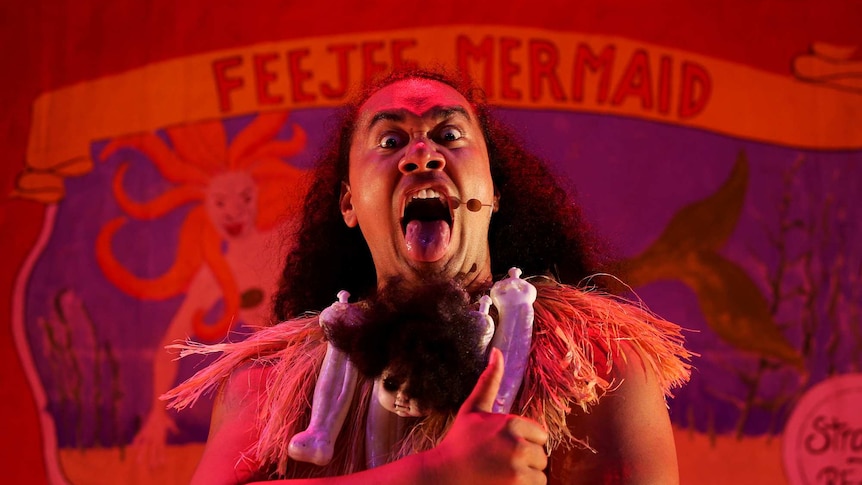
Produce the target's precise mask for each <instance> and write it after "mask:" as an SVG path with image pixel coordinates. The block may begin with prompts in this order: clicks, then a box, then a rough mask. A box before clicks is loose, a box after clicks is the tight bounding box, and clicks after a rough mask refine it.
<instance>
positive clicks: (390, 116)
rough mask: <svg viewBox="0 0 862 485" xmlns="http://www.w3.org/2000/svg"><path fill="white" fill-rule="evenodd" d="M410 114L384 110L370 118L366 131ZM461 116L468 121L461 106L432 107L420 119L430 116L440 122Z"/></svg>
mask: <svg viewBox="0 0 862 485" xmlns="http://www.w3.org/2000/svg"><path fill="white" fill-rule="evenodd" d="M408 113H412V112H411V111H409V110H407V109H405V108H398V109H386V110H383V111H379V112H377V113H375V114H374V116H372V117H371V121H370V122H369V123H368V129H369V130H370V129H371V128H373V127H374V125H376V124H377V123H379V122H381V121H397V122H400V121H404V120H405V119H406V118H407V114H408ZM456 115H461V116H463V117H464V118H465V119H466V120H467V121H470V113H468V112H467V110H466V109H465V108H464V107H463V106H458V105H454V106H440V105H437V106H432V107H431V108H429V109H428V110H427V111H425V112H424V113H422V114H421V115H420V116H421V117H423V118H424V117H426V116H430V117H431V118H432V119H434V120H442V119H448V118H452V117H453V116H456Z"/></svg>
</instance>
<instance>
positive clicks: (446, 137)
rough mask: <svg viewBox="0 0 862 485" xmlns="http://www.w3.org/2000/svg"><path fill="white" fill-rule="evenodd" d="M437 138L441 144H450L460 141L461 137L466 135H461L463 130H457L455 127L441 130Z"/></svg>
mask: <svg viewBox="0 0 862 485" xmlns="http://www.w3.org/2000/svg"><path fill="white" fill-rule="evenodd" d="M437 136H438V139H439V140H440V141H441V142H443V143H449V142H453V141H457V140H460V139H461V137H462V136H464V134H463V133H461V130H459V129H458V128H455V127H454V126H446V127H443V129H441V130H440V132H439V133H438V134H437Z"/></svg>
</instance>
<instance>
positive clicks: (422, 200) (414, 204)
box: [401, 189, 452, 233]
mask: <svg viewBox="0 0 862 485" xmlns="http://www.w3.org/2000/svg"><path fill="white" fill-rule="evenodd" d="M410 221H421V222H432V221H443V222H445V223H446V224H447V225H449V226H452V213H451V211H450V210H449V204H448V202H447V201H446V200H445V198H444V197H443V196H441V195H440V194H439V193H437V192H436V191H434V190H427V189H426V190H421V191H419V192H418V193H416V194H415V195H414V196H413V198H412V199H410V200H409V201H408V202H407V204H406V205H405V206H404V215H403V217H402V218H401V230H402V231H403V232H405V233H406V232H407V226H408V224H409V223H410Z"/></svg>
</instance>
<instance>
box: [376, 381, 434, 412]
mask: <svg viewBox="0 0 862 485" xmlns="http://www.w3.org/2000/svg"><path fill="white" fill-rule="evenodd" d="M406 387H407V384H406V383H399V382H397V381H395V380H394V379H392V377H391V376H390V374H389V372H388V371H383V375H382V376H380V392H379V393H378V394H377V400H378V402H380V405H381V406H383V408H384V409H386V410H387V411H391V412H393V413H395V414H397V415H399V416H401V417H402V418H418V417H422V416H425V415H427V414H428V412H427V411H425V410H423V409H422V407H421V406H419V403H418V402H417V401H416V400H415V399H411V398H410V397H409V396H407V394H406V393H405V392H404V389H405V388H406Z"/></svg>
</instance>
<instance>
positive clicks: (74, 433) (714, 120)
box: [0, 2, 862, 485]
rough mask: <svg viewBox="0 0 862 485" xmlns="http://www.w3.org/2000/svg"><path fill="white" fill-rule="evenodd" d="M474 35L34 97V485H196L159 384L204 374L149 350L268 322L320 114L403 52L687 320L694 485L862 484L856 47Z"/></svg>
mask: <svg viewBox="0 0 862 485" xmlns="http://www.w3.org/2000/svg"><path fill="white" fill-rule="evenodd" d="M767 4H768V5H770V6H773V7H777V6H778V5H781V6H782V7H784V8H786V7H787V6H786V5H784V4H782V3H779V2H760V3H758V5H762V6H764V8H765V6H766V5H767ZM410 8H413V7H410ZM294 9H295V7H294ZM852 10H853V11H852V13H855V14H857V17H856V20H857V22H856V23H855V24H856V25H858V20H862V8H859V7H856V8H855V9H852ZM291 13H294V14H296V13H297V12H296V11H294V10H290V9H288V11H287V12H285V13H280V14H279V15H281V16H285V18H286V17H287V16H289V14H291ZM689 14H690V15H694V14H691V13H689ZM215 15H218V16H219V18H227V17H228V16H230V15H231V11H230V10H228V9H221V10H217V14H215ZM693 19H696V21H697V22H700V23H705V22H707V21H708V20H709V19H707V18H703V17H702V16H697V17H693ZM471 20H472V21H470V22H463V21H460V22H456V21H451V20H450V21H447V22H439V24H434V25H424V24H423V25H420V26H417V27H415V28H409V29H405V28H401V27H392V28H363V29H358V30H357V29H356V28H353V29H348V30H350V33H346V32H347V31H346V30H345V31H344V32H338V31H335V32H331V31H328V29H324V28H320V29H318V31H317V32H316V31H315V30H314V29H311V30H310V31H309V32H307V33H305V34H304V35H284V36H281V37H269V38H259V39H253V40H254V41H250V42H243V43H232V42H229V41H226V42H221V43H213V44H212V45H213V46H216V45H217V46H218V47H214V48H207V49H199V50H196V51H194V52H184V53H175V54H173V55H166V56H164V57H163V58H161V59H156V60H151V61H148V62H139V63H137V64H135V63H131V64H130V65H129V67H128V68H127V69H124V70H122V71H114V72H107V71H105V72H99V71H94V72H93V73H92V75H90V76H87V77H85V78H82V79H79V80H78V81H76V82H75V83H71V84H66V85H60V86H52V87H50V88H49V89H45V90H44V91H42V92H40V93H39V95H38V96H35V97H33V98H31V99H30V100H29V102H30V105H29V109H30V118H29V130H27V132H26V140H22V141H21V142H20V143H21V146H22V147H25V150H24V151H23V153H24V157H23V163H21V164H19V165H16V166H14V167H11V168H9V169H8V171H9V172H10V173H12V174H13V176H11V177H10V180H13V183H12V184H11V185H10V191H9V192H8V193H9V195H8V197H9V199H8V204H7V205H4V206H3V208H2V209H0V215H2V216H3V217H2V218H0V221H3V234H4V236H3V240H4V241H3V244H4V248H5V247H6V246H7V245H8V246H9V247H12V245H14V246H15V247H16V248H18V252H17V253H14V254H20V255H21V257H20V259H18V260H16V261H14V263H15V264H14V268H15V271H14V274H10V276H9V278H10V282H11V281H14V284H10V285H9V294H8V297H9V301H10V302H11V303H10V306H9V312H8V314H9V317H10V318H9V321H10V328H11V335H12V342H13V346H14V351H15V353H16V354H17V356H18V358H19V359H20V363H21V367H22V368H23V374H24V376H25V378H26V380H25V381H23V382H25V384H24V385H22V386H19V387H20V388H16V389H15V393H18V394H21V395H27V396H30V399H28V400H27V402H30V401H32V402H33V404H34V407H35V413H34V414H33V416H34V419H33V420H32V423H31V424H30V425H29V426H30V427H28V428H26V429H27V430H28V432H31V433H35V434H37V435H38V439H39V447H40V450H39V452H38V453H39V455H40V456H41V458H40V459H41V461H42V465H34V467H35V469H37V470H38V474H39V475H40V477H41V476H42V475H44V476H45V480H46V481H47V483H58V484H60V483H66V484H84V483H87V484H92V483H160V484H167V483H187V482H188V479H189V477H190V476H191V473H192V471H193V469H194V466H195V463H196V461H197V458H198V457H199V456H200V453H201V452H202V449H203V444H204V442H205V441H206V437H207V430H208V424H209V413H210V410H211V403H209V402H204V403H201V404H199V405H198V406H196V407H195V408H193V409H192V410H191V411H184V412H182V413H179V414H176V413H173V412H170V413H169V412H167V411H165V410H164V406H163V404H162V403H160V402H159V401H158V400H157V396H158V395H160V394H161V393H162V392H164V391H166V390H167V389H168V388H170V387H172V386H173V385H175V384H176V383H178V382H179V381H181V380H182V379H184V378H186V377H188V376H190V375H191V374H192V373H193V372H194V371H195V370H196V369H199V368H200V367H201V366H202V365H205V364H206V363H207V361H206V360H201V359H198V360H195V359H183V360H182V361H177V360H176V359H175V356H174V355H171V354H169V353H167V352H165V351H164V350H163V348H164V346H165V345H167V344H169V343H171V342H173V341H175V340H177V339H184V338H187V337H189V338H192V339H194V340H198V341H201V342H207V343H213V342H219V341H222V340H224V339H241V338H243V336H244V335H246V334H247V333H248V332H250V331H252V330H253V329H254V328H255V327H257V326H260V325H262V324H263V323H264V322H265V321H266V320H267V315H268V312H269V310H270V309H269V300H270V295H271V293H272V291H273V289H274V287H275V285H276V282H277V279H278V276H279V264H280V260H281V258H282V257H283V254H284V251H285V248H286V246H287V245H288V243H289V241H286V240H285V231H284V228H285V226H286V225H289V224H290V222H291V215H292V214H295V213H296V211H297V209H298V207H299V204H300V203H301V202H300V201H301V198H302V195H303V192H304V186H305V181H306V176H307V175H308V172H309V169H310V168H311V164H312V162H313V159H314V156H315V155H316V153H317V150H318V149H319V148H320V147H321V146H324V145H326V144H327V143H330V142H331V140H328V139H327V131H326V126H327V120H328V119H329V118H330V117H331V116H332V115H333V113H334V112H335V110H336V109H337V107H338V106H339V105H340V104H341V103H343V102H344V101H345V100H346V99H348V98H349V97H350V95H351V93H352V92H353V90H355V89H356V88H357V87H358V86H359V85H361V83H362V82H363V81H364V80H367V79H370V78H372V77H374V76H376V75H378V74H380V73H382V72H385V71H387V70H390V69H393V68H398V67H402V66H410V65H417V66H432V67H433V66H446V67H448V68H457V69H461V70H462V71H464V72H466V73H469V75H470V76H471V77H472V78H473V79H474V80H475V82H476V84H477V85H478V86H480V87H481V88H482V89H483V90H484V92H485V94H486V96H487V98H488V100H489V101H490V102H491V103H492V104H493V105H495V106H497V108H498V109H497V112H498V114H499V115H500V116H501V117H502V118H503V119H505V120H506V121H507V122H508V124H510V125H511V126H512V127H514V128H515V131H516V132H517V133H518V135H519V136H520V137H522V139H523V140H525V142H526V144H527V145H528V146H529V147H530V148H531V149H533V150H535V151H537V152H538V153H540V154H541V155H543V156H544V157H545V158H546V159H547V160H549V161H550V162H551V163H552V164H553V167H554V169H555V170H556V171H557V173H559V174H560V176H561V177H564V178H566V179H568V180H571V181H573V182H574V184H575V185H576V186H577V188H578V199H579V201H580V202H581V203H582V204H583V207H584V210H585V212H586V214H587V217H588V219H589V220H590V221H591V223H592V224H593V225H594V226H595V228H596V230H597V232H598V233H599V234H601V235H602V236H603V237H604V238H605V240H606V241H608V243H609V245H610V246H611V247H612V248H613V252H614V253H615V256H617V257H618V259H619V264H618V265H617V266H616V268H617V269H616V270H615V273H614V275H613V276H614V277H615V278H618V279H619V280H620V281H621V282H623V283H625V284H626V285H628V286H629V287H630V288H631V289H632V290H633V295H635V297H636V298H639V299H641V300H642V301H643V302H644V303H645V304H646V305H647V306H648V307H649V308H650V309H652V310H653V311H655V312H656V313H658V314H660V315H662V316H663V317H665V318H667V319H669V320H671V321H674V322H677V323H679V324H680V325H682V326H683V327H684V328H686V329H687V332H686V338H687V341H688V347H689V348H690V349H691V350H692V351H694V352H696V353H698V354H699V357H697V358H696V359H695V361H694V362H693V364H694V367H695V369H696V370H695V372H694V375H693V377H692V381H691V383H690V384H689V385H687V386H686V387H684V388H683V389H680V390H678V391H677V392H676V395H675V398H674V399H673V400H671V401H670V402H669V406H670V413H671V419H672V422H673V424H674V427H675V432H676V440H677V447H678V453H679V458H680V470H681V474H682V481H683V483H684V484H694V483H699V484H725V483H759V484H763V483H770V484H771V483H775V484H793V485H795V484H831V483H855V482H856V481H859V480H862V441H860V436H862V419H860V417H859V416H860V415H859V413H858V406H859V405H860V403H862V374H860V372H862V370H860V365H862V325H860V317H862V285H860V277H862V251H860V249H859V245H858V241H859V240H862V227H860V224H859V221H860V220H862V195H860V193H862V130H860V129H859V126H860V121H862V77H860V75H859V72H860V70H862V56H860V55H859V54H858V53H857V51H856V50H855V48H857V47H858V46H859V45H862V38H860V37H859V36H858V35H856V40H858V41H859V42H857V43H855V44H853V45H850V44H848V43H846V38H847V37H841V36H837V37H836V38H834V39H833V38H829V37H827V38H810V36H809V35H807V34H805V32H800V33H799V35H797V36H795V37H793V39H794V40H795V41H796V43H794V44H793V46H792V48H793V52H794V54H792V55H791V56H789V57H787V58H784V59H781V60H780V63H782V64H783V65H785V66H787V67H786V68H785V69H784V71H783V72H781V71H780V70H777V69H773V68H763V67H759V66H758V65H756V64H752V63H751V62H747V60H741V59H737V58H733V57H732V56H729V55H724V54H721V53H719V52H717V51H712V52H710V51H709V50H708V49H694V48H691V46H689V45H687V44H686V43H684V42H676V43H673V42H667V40H666V39H665V38H663V37H661V36H659V35H658V34H653V35H652V37H651V36H649V35H626V34H625V33H622V32H619V31H618V30H616V29H612V28H607V29H605V31H596V30H593V29H587V28H582V29H578V28H559V27H557V28H549V27H547V26H544V25H542V24H540V23H537V22H535V21H532V22H531V21H529V19H525V20H524V21H523V22H518V19H517V17H516V16H515V17H512V18H509V19H508V20H507V21H500V22H498V23H493V22H491V21H489V20H483V19H481V18H479V17H476V18H473V19H471ZM683 21H684V19H680V20H679V22H683ZM845 24H847V25H849V24H850V22H845ZM841 25H844V24H841ZM249 28H250V29H251V28H253V27H249ZM846 30H848V29H844V30H842V29H841V28H838V29H837V32H838V33H839V34H841V33H843V32H844V31H846ZM854 32H855V30H854ZM273 39H275V40H273ZM728 42H730V40H728ZM104 48H105V49H110V48H111V47H109V46H105V47H104ZM7 163H11V162H9V161H7ZM12 203H16V204H22V203H26V204H28V207H30V210H31V211H32V213H34V214H39V216H40V217H38V218H36V219H34V220H33V221H32V222H31V223H30V224H29V226H28V227H30V228H31V229H29V231H30V232H29V233H30V234H32V238H30V239H27V240H21V238H17V237H15V238H13V237H11V236H7V235H9V234H11V233H12V232H13V231H16V230H17V228H16V227H13V225H12V224H11V221H13V217H14V216H12V215H10V214H11V212H10V211H11V210H12V207H13V206H12V205H11V204H12ZM501 203H505V201H501ZM3 211H6V212H3ZM25 232H26V230H25ZM10 254H12V253H10ZM22 402H23V401H22ZM28 409H29V408H28ZM10 410H12V408H11V407H10ZM18 426H28V425H27V424H19V425H18ZM22 429H23V428H22ZM7 439H8V440H12V439H14V438H12V437H8V438H4V440H7ZM22 453H24V451H22ZM12 459H13V460H14V457H12ZM4 460H5V459H4Z"/></svg>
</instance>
